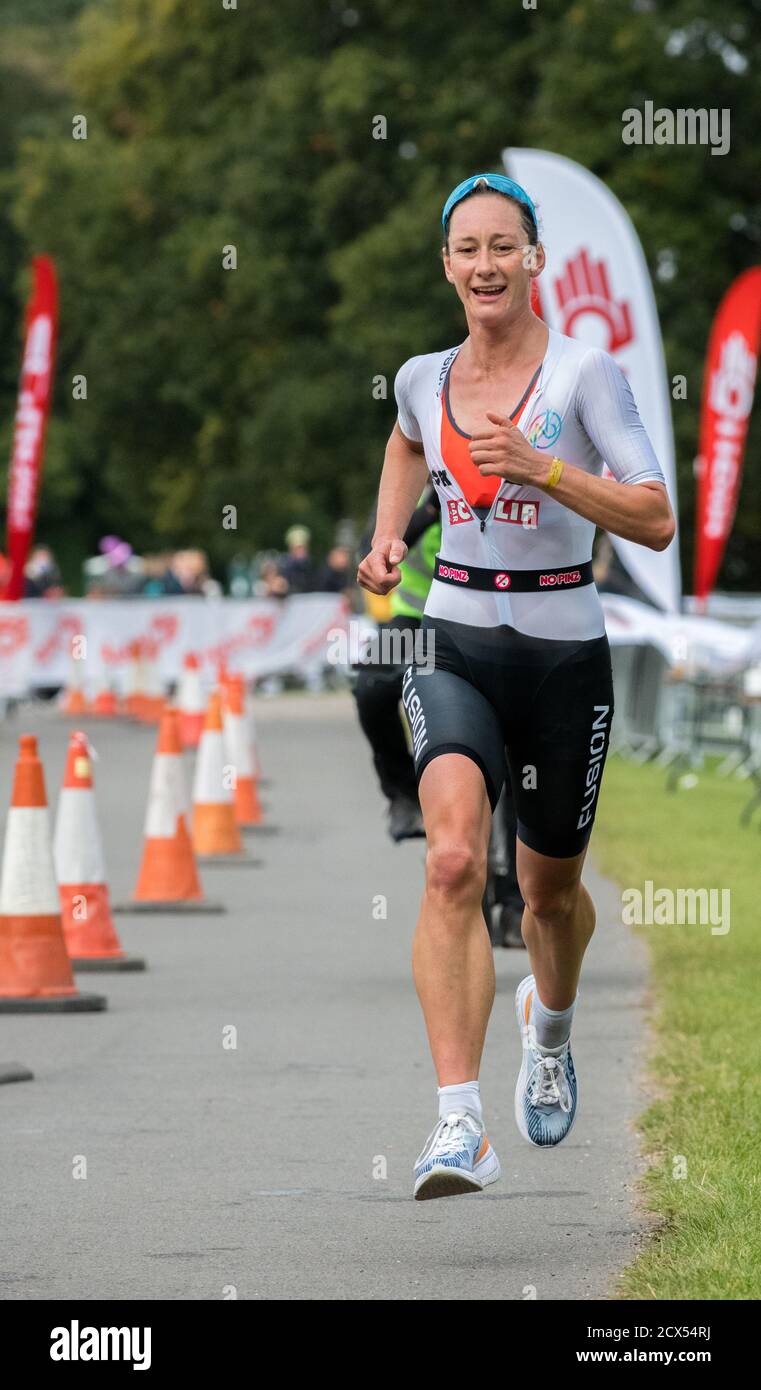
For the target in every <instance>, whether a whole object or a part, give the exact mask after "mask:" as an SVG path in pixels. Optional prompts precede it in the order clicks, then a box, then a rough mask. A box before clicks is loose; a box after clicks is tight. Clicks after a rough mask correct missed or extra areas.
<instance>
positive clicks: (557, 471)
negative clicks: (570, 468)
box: [544, 458, 565, 487]
mask: <svg viewBox="0 0 761 1390" xmlns="http://www.w3.org/2000/svg"><path fill="white" fill-rule="evenodd" d="M564 467H565V464H564V463H563V460H562V459H559V458H553V460H552V467H551V468H550V476H549V478H548V479H547V481H546V483H545V485H544V486H545V487H557V485H558V483H559V482H560V479H561V477H562V474H563V469H564Z"/></svg>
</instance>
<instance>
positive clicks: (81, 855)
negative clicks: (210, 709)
mask: <svg viewBox="0 0 761 1390" xmlns="http://www.w3.org/2000/svg"><path fill="white" fill-rule="evenodd" d="M53 856H54V859H55V870H56V876H57V878H58V889H59V893H60V898H61V917H62V919H63V933H64V938H65V941H66V949H67V951H68V953H69V956H70V957H71V962H72V965H73V966H74V969H75V970H144V969H145V961H144V960H142V959H141V958H140V957H139V956H128V955H127V952H126V951H125V950H124V948H123V946H122V944H121V941H120V940H119V937H118V936H117V933H116V929H115V927H114V924H113V920H112V918H111V904H110V902H109V896H108V884H107V882H106V866H105V861H104V856H103V845H102V841H101V837H100V827H99V825H98V813H97V808H96V805H95V789H94V786H93V773H92V749H91V748H90V744H89V741H88V738H87V734H83V733H74V734H72V735H71V738H70V740H69V751H68V754H67V757H66V770H65V772H64V777H63V787H62V789H61V796H60V799H59V802H58V813H57V815H56V825H55V835H54V837H53Z"/></svg>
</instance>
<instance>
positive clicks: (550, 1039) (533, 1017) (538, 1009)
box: [529, 988, 578, 1049]
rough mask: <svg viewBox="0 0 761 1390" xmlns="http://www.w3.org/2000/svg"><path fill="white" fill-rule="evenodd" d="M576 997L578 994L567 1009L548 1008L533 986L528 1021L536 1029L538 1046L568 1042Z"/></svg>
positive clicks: (554, 1046) (548, 1046)
mask: <svg viewBox="0 0 761 1390" xmlns="http://www.w3.org/2000/svg"><path fill="white" fill-rule="evenodd" d="M577 999H578V995H577V996H576V999H574V1001H573V1003H572V1004H569V1005H568V1008H567V1009H548V1008H546V1007H545V1005H544V1004H543V1003H542V1001H541V999H540V998H539V995H538V994H537V992H536V988H534V997H533V999H532V1001H531V1010H530V1013H529V1023H532V1024H533V1025H534V1027H535V1029H536V1040H537V1042H538V1044H539V1046H540V1047H546V1048H550V1049H553V1048H559V1047H562V1046H563V1044H564V1043H567V1042H568V1039H569V1038H570V1036H571V1020H572V1019H573V1011H574V1009H575V1008H576V1000H577Z"/></svg>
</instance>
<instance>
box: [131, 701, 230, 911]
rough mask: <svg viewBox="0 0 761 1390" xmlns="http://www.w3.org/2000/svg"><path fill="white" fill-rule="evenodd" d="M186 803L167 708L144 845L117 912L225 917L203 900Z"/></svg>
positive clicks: (174, 724) (174, 718)
mask: <svg viewBox="0 0 761 1390" xmlns="http://www.w3.org/2000/svg"><path fill="white" fill-rule="evenodd" d="M187 816H188V800H187V793H186V791H185V770H184V768H183V765H182V748H181V745H180V730H179V715H178V712H177V710H176V709H172V708H171V707H167V708H166V709H165V710H164V713H163V714H162V716H161V724H160V726H159V737H158V745H157V748H156V756H155V757H154V760H153V768H152V770H151V785H150V791H149V793H148V810H147V813H146V818H145V844H144V848H143V859H142V863H141V865H140V872H139V874H138V879H137V887H136V888H135V891H134V893H133V895H132V898H131V899H130V901H129V902H127V903H120V904H119V905H118V906H117V907H115V908H114V911H115V912H224V911H225V910H226V909H225V908H224V906H223V905H222V904H221V903H213V902H209V901H208V899H205V898H204V896H203V890H202V888H201V883H200V880H199V877H198V870H197V868H196V861H195V855H194V854H193V846H192V844H191V842H190V835H189V833H188V824H187Z"/></svg>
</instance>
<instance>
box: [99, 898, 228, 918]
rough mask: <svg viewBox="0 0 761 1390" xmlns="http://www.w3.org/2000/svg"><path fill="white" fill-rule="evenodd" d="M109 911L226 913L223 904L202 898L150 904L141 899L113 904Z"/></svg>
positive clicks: (157, 900) (163, 899) (145, 899)
mask: <svg viewBox="0 0 761 1390" xmlns="http://www.w3.org/2000/svg"><path fill="white" fill-rule="evenodd" d="M111 911H112V912H119V913H123V912H132V913H141V912H142V913H151V912H162V913H163V912H165V913H177V912H190V913H195V914H196V915H198V914H199V913H200V914H203V913H208V912H215V913H216V912H227V908H226V907H225V904H224V903H217V902H214V901H213V900H211V899H210V900H209V901H206V900H205V899H203V898H202V899H200V900H199V899H195V898H193V899H186V898H176V899H175V898H170V899H167V898H161V899H156V900H155V901H154V902H151V900H150V899H149V898H141V899H140V900H139V901H132V900H130V901H129V902H126V903H114V904H113V905H112V908H111Z"/></svg>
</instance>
